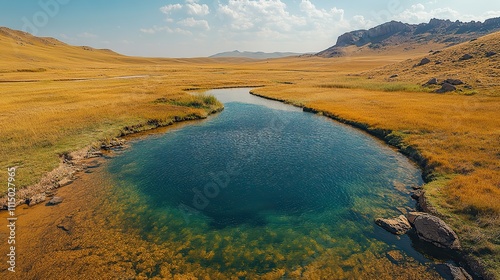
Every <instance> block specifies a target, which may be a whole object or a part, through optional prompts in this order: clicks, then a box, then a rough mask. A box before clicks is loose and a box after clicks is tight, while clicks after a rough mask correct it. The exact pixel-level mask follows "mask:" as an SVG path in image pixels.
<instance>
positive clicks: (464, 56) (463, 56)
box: [458, 53, 473, 61]
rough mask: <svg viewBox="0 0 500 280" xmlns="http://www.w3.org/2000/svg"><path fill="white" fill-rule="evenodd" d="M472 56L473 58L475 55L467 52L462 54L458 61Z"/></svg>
mask: <svg viewBox="0 0 500 280" xmlns="http://www.w3.org/2000/svg"><path fill="white" fill-rule="evenodd" d="M471 58H473V56H472V55H470V54H468V53H467V54H464V55H462V57H460V58H459V59H458V61H462V60H469V59H471Z"/></svg>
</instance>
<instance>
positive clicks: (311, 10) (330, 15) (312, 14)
mask: <svg viewBox="0 0 500 280" xmlns="http://www.w3.org/2000/svg"><path fill="white" fill-rule="evenodd" d="M300 9H301V10H302V11H303V12H305V13H306V14H307V16H308V17H309V18H310V19H314V18H316V19H333V20H340V21H341V20H343V19H344V10H343V9H337V8H336V7H333V8H332V9H331V10H330V11H327V10H325V9H318V8H316V6H315V5H314V4H313V3H312V2H311V1H310V0H302V2H300Z"/></svg>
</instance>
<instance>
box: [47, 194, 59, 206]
mask: <svg viewBox="0 0 500 280" xmlns="http://www.w3.org/2000/svg"><path fill="white" fill-rule="evenodd" d="M62 202H63V198H62V197H60V196H54V197H53V198H52V199H51V200H49V202H47V205H57V204H59V203H62Z"/></svg>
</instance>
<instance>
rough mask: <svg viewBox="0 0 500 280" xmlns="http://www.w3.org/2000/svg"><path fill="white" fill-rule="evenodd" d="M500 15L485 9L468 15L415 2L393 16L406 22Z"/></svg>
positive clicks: (481, 19) (497, 12)
mask: <svg viewBox="0 0 500 280" xmlns="http://www.w3.org/2000/svg"><path fill="white" fill-rule="evenodd" d="M498 16H500V11H487V12H485V13H483V14H482V15H470V14H469V15H468V14H463V13H460V12H458V11H456V10H454V9H452V8H450V7H443V8H436V9H428V8H427V7H426V6H425V5H424V4H422V3H417V4H415V5H412V6H411V7H410V8H409V9H406V10H404V11H403V12H401V13H399V14H397V15H395V16H394V19H395V20H400V21H403V22H407V23H422V22H428V21H429V20H430V19H432V18H438V19H449V20H452V21H455V20H460V21H472V20H476V21H484V20H486V19H488V18H492V17H498Z"/></svg>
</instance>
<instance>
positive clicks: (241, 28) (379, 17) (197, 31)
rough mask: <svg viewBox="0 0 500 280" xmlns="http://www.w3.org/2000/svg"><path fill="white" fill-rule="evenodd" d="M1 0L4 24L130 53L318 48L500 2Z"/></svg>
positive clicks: (489, 12)
mask: <svg viewBox="0 0 500 280" xmlns="http://www.w3.org/2000/svg"><path fill="white" fill-rule="evenodd" d="M472 3H473V4H472ZM472 3H471V1H465V0H439V1H437V0H408V1H403V0H377V1H374V0H360V1H353V0H329V1H327V0H289V1H287V0H0V26H6V27H9V28H12V29H18V30H23V31H26V32H29V33H32V34H34V35H36V36H44V37H54V38H57V39H59V40H61V41H63V42H65V43H68V44H72V45H86V46H92V47H95V48H107V49H112V50H114V51H117V52H119V53H122V54H126V55H134V56H149V57H204V56H210V55H213V54H215V53H219V52H225V51H233V50H239V51H264V52H298V53H305V52H319V51H321V50H324V49H326V48H328V47H330V46H332V45H334V44H335V42H336V40H337V37H338V36H340V35H342V34H343V33H344V32H348V31H352V30H357V29H369V28H371V27H374V26H376V25H378V24H381V23H384V22H387V21H390V20H396V21H402V22H406V23H422V22H428V21H429V20H430V19H431V18H440V19H450V20H453V21H455V20H460V21H472V20H475V21H484V20H485V19H488V18H492V17H500V1H498V0H488V1H483V0H476V1H474V2H472Z"/></svg>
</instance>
